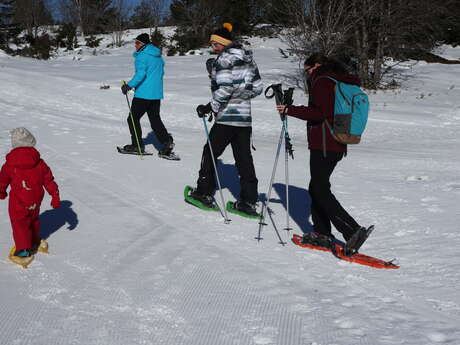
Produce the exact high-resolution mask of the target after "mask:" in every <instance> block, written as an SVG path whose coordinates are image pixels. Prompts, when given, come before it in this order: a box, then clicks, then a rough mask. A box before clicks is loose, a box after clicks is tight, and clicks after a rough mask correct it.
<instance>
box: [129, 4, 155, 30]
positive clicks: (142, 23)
mask: <svg viewBox="0 0 460 345" xmlns="http://www.w3.org/2000/svg"><path fill="white" fill-rule="evenodd" d="M157 15H158V14H156V13H154V8H153V7H152V6H151V4H150V1H148V0H143V1H142V2H141V3H140V4H139V5H137V6H136V7H135V8H134V13H133V15H132V16H131V19H130V22H131V27H132V28H134V29H142V28H152V27H154V26H156V25H157V23H158V19H157V18H156V16H157Z"/></svg>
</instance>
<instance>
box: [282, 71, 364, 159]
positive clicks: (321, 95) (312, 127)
mask: <svg viewBox="0 0 460 345" xmlns="http://www.w3.org/2000/svg"><path fill="white" fill-rule="evenodd" d="M322 76H329V77H332V78H334V79H336V80H338V81H341V82H344V83H347V84H354V85H358V86H360V85H361V81H360V79H359V78H358V77H356V76H354V75H351V74H335V73H328V72H325V71H322V69H321V66H320V67H318V68H317V69H315V70H314V71H313V73H312V75H311V76H310V78H309V79H308V81H307V83H308V94H309V98H308V107H305V106H290V107H289V108H288V110H287V114H288V115H289V116H293V117H297V118H298V119H302V120H306V121H308V122H307V134H308V148H309V149H310V150H323V149H325V150H326V151H334V152H347V145H344V144H341V143H339V142H337V141H336V140H335V139H334V138H333V136H332V135H331V132H330V131H329V129H328V127H327V126H326V125H324V129H323V123H324V120H325V119H327V121H328V122H329V124H331V125H332V124H333V121H334V104H335V83H334V82H333V81H332V80H330V79H327V78H320V79H318V78H319V77H322ZM323 132H324V133H325V136H326V138H325V142H324V143H323V140H324V138H323ZM324 144H325V147H324Z"/></svg>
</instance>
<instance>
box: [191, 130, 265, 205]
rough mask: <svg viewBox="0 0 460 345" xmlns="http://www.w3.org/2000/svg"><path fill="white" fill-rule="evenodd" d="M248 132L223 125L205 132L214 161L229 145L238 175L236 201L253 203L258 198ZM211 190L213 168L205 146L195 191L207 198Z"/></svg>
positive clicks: (212, 187) (209, 154)
mask: <svg viewBox="0 0 460 345" xmlns="http://www.w3.org/2000/svg"><path fill="white" fill-rule="evenodd" d="M251 133H252V128H251V127H236V126H226V125H221V124H218V123H216V124H214V126H213V127H212V128H211V131H210V132H209V139H210V141H211V146H212V152H213V153H214V158H215V159H216V160H217V158H218V157H220V155H222V153H223V152H224V150H225V148H226V147H227V146H228V145H229V144H230V145H231V146H232V150H233V157H234V158H235V164H236V168H237V169H238V174H239V175H240V188H241V192H240V199H241V200H242V201H245V202H248V203H251V204H254V203H256V202H257V199H258V192H257V183H258V181H257V177H256V172H255V169H254V163H253V160H252V154H251ZM215 189H216V178H215V173H214V165H213V164H212V157H211V151H210V150H209V145H208V144H207V143H206V145H205V146H204V148H203V156H202V158H201V168H200V172H199V177H198V181H197V190H198V192H199V193H201V194H206V195H211V194H213V193H214V190H215Z"/></svg>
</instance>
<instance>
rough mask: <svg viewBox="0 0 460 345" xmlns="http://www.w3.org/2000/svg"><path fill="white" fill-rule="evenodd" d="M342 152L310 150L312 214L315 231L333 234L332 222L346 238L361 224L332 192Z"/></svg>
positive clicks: (309, 188)
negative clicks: (335, 172) (332, 177)
mask: <svg viewBox="0 0 460 345" xmlns="http://www.w3.org/2000/svg"><path fill="white" fill-rule="evenodd" d="M343 155H344V154H343V153H342V152H331V151H328V152H327V155H326V157H324V155H323V151H314V150H311V151H310V176H311V180H310V185H309V187H308V190H309V192H310V196H311V215H312V220H313V227H314V229H315V231H317V232H319V233H321V234H324V235H331V223H332V224H333V225H334V227H335V228H336V229H337V230H338V231H339V232H341V233H342V235H343V237H344V238H345V240H348V239H349V238H350V237H351V235H352V234H353V233H354V232H355V231H356V230H357V229H358V227H359V224H358V223H356V221H355V220H354V219H353V218H352V217H351V216H350V215H349V214H348V213H347V211H345V209H344V208H343V207H342V205H340V203H339V201H338V200H337V199H336V198H335V196H334V194H332V192H331V183H330V181H329V179H330V177H331V175H332V172H333V171H334V168H335V166H336V165H337V163H338V162H339V161H340V160H341V159H342V158H343Z"/></svg>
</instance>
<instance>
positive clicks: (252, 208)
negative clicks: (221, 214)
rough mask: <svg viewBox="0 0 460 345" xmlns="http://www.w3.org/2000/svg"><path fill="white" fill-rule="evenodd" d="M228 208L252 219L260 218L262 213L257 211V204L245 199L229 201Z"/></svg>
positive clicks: (229, 210) (231, 211)
mask: <svg viewBox="0 0 460 345" xmlns="http://www.w3.org/2000/svg"><path fill="white" fill-rule="evenodd" d="M226 209H227V211H228V212H230V213H234V214H237V215H239V216H242V217H246V218H250V219H260V218H261V215H260V214H259V213H257V210H256V205H255V204H250V203H248V202H244V201H235V202H233V201H228V202H227V206H226Z"/></svg>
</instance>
